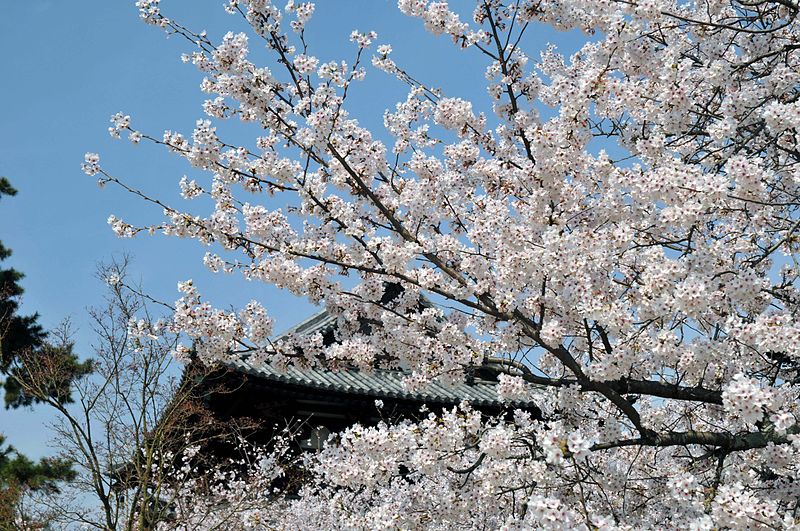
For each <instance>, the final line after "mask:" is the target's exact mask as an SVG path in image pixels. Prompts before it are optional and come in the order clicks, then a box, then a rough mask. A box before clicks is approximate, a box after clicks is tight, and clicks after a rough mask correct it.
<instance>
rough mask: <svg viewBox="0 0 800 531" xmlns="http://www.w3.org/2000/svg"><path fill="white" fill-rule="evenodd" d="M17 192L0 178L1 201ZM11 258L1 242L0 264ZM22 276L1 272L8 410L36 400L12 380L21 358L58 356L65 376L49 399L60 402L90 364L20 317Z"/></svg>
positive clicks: (1, 345) (0, 340)
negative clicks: (72, 382)
mask: <svg viewBox="0 0 800 531" xmlns="http://www.w3.org/2000/svg"><path fill="white" fill-rule="evenodd" d="M16 193H17V190H16V189H14V187H13V186H11V183H10V182H9V181H8V180H7V179H6V178H5V177H0V198H2V196H3V195H7V196H13V195H16ZM10 255H11V250H10V249H8V248H6V247H5V246H3V244H2V242H0V262H1V261H3V260H5V259H7V258H8V257H9V256H10ZM23 276H24V275H23V274H22V273H20V272H19V271H17V270H16V269H13V268H8V269H0V373H2V374H5V375H6V376H7V377H6V379H5V382H3V387H4V390H5V403H6V407H7V408H16V407H19V406H28V405H31V404H33V403H34V402H37V401H38V400H37V399H35V398H34V397H32V396H28V395H26V394H25V393H24V392H22V389H21V387H20V385H19V383H18V381H17V379H16V377H15V374H16V375H17V376H18V375H19V374H18V370H17V369H16V368H15V362H16V361H18V360H19V356H20V355H33V356H58V357H60V358H63V361H65V362H66V363H62V365H63V366H66V367H68V370H67V371H66V372H65V373H64V377H63V378H60V379H59V380H58V381H54V382H53V383H52V388H51V396H53V397H55V398H57V399H58V400H60V401H61V402H69V401H70V393H69V390H70V382H71V381H72V380H73V379H74V378H77V377H80V376H83V375H85V374H87V373H88V372H89V371H90V370H91V363H90V362H88V361H85V362H80V361H78V358H77V356H76V355H75V353H74V352H73V346H72V344H71V343H64V344H61V345H52V344H50V343H48V342H47V333H46V332H45V330H44V328H43V327H42V325H41V324H39V314H38V313H34V314H32V315H20V314H19V304H20V297H21V296H22V293H23V289H22V286H21V285H20V281H21V280H22V278H23Z"/></svg>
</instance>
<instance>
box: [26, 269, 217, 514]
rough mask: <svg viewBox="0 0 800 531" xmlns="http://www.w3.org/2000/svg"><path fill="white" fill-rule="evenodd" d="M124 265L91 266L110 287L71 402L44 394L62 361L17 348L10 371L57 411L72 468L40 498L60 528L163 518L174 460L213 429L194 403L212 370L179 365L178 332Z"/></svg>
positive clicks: (64, 336) (96, 311) (59, 439)
mask: <svg viewBox="0 0 800 531" xmlns="http://www.w3.org/2000/svg"><path fill="white" fill-rule="evenodd" d="M127 266H128V259H127V258H123V259H121V260H119V261H115V262H113V263H111V264H109V265H101V266H99V267H98V277H99V278H100V279H101V280H102V281H104V282H105V283H106V284H107V285H108V293H107V295H106V297H105V300H104V303H103V305H102V306H100V307H97V308H92V309H90V310H89V312H90V317H91V322H92V331H93V332H94V334H95V337H96V343H95V344H94V345H93V347H92V348H93V351H94V358H93V372H92V374H91V375H90V376H86V377H83V378H81V379H78V380H77V381H75V382H74V384H73V386H72V392H73V396H74V403H73V404H66V403H64V402H63V401H60V400H57V399H55V398H53V397H52V396H51V393H49V392H48V390H49V389H51V388H52V385H53V382H58V381H60V378H62V375H63V374H64V371H63V367H62V366H61V360H62V359H63V357H59V356H43V355H41V354H39V355H35V356H34V355H29V356H27V355H24V354H23V355H21V356H20V357H19V363H18V364H17V366H16V367H15V374H17V378H18V380H19V382H20V385H21V386H22V387H23V388H24V391H25V392H26V393H29V394H30V395H31V396H34V397H36V398H37V399H39V400H41V401H42V402H44V403H46V404H48V405H49V406H50V407H52V408H54V409H55V410H56V411H57V413H58V420H57V421H56V423H55V424H54V429H55V444H56V445H57V446H58V447H59V449H60V450H61V454H62V456H63V457H64V458H66V459H69V460H70V461H71V462H72V463H73V466H74V467H75V470H76V472H77V478H76V479H75V480H74V481H73V482H71V484H70V485H69V487H68V488H67V489H65V491H64V492H62V493H61V494H60V495H59V496H56V497H54V496H41V497H39V498H38V500H37V501H38V504H39V505H40V506H41V508H43V509H44V510H46V511H47V512H48V513H50V514H51V515H52V516H53V521H56V522H58V523H61V524H63V525H69V524H81V525H83V526H88V527H90V528H96V529H114V530H117V529H126V530H132V529H150V528H153V527H154V526H155V525H156V524H157V522H159V521H164V520H166V519H168V518H169V516H170V513H171V512H174V505H175V504H174V502H173V500H172V499H171V497H172V496H174V489H173V483H174V480H175V478H176V476H175V466H176V463H177V460H179V458H180V456H185V455H186V454H187V449H188V448H189V447H190V446H192V445H196V444H198V443H199V442H201V441H202V439H203V437H204V436H205V435H204V434H205V433H209V432H211V431H214V430H210V428H211V427H212V424H213V422H214V421H213V419H212V417H211V416H210V414H209V413H208V411H206V410H205V409H204V408H203V407H202V406H201V405H200V404H199V402H198V401H197V400H196V399H195V391H196V388H197V385H199V384H200V383H201V382H202V381H203V377H204V375H205V374H207V372H208V371H209V370H210V369H208V368H205V367H201V366H200V365H199V364H190V366H188V367H187V369H186V370H185V371H182V370H181V369H182V364H181V363H178V362H177V361H176V360H175V358H174V357H173V350H174V349H175V347H176V345H177V336H176V335H175V334H173V333H171V332H170V330H169V327H167V326H166V325H165V323H164V322H163V321H161V320H159V319H158V317H157V315H156V314H155V313H154V312H153V309H154V307H155V306H157V305H158V304H162V303H158V302H157V301H155V300H154V299H152V298H150V297H149V296H147V295H146V294H144V292H143V291H142V290H141V289H138V288H137V287H134V286H132V285H130V284H129V283H128V282H127V280H126V269H127ZM54 336H55V339H56V347H57V346H58V345H59V344H65V343H67V342H69V341H70V337H71V333H70V327H69V323H65V324H64V326H62V327H61V328H59V329H58V330H57V331H56V332H55V333H54ZM216 433H218V432H216ZM190 453H191V452H190ZM195 465H196V463H195ZM171 481H172V482H173V483H171Z"/></svg>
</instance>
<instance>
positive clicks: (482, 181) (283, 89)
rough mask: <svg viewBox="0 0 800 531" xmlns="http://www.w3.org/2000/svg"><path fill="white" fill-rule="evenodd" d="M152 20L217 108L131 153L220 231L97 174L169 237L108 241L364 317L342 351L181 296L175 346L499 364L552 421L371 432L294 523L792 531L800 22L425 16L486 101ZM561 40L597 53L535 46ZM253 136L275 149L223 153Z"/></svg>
mask: <svg viewBox="0 0 800 531" xmlns="http://www.w3.org/2000/svg"><path fill="white" fill-rule="evenodd" d="M281 4H283V3H282V2H281ZM454 4H456V5H459V6H460V7H463V6H462V5H461V4H460V3H454ZM137 6H138V7H139V9H140V13H141V17H142V18H143V19H144V21H145V22H147V23H149V24H152V25H155V26H158V27H160V28H162V29H163V30H164V31H165V32H166V33H168V34H173V35H179V36H183V37H185V38H186V39H187V42H188V43H189V44H188V45H189V46H193V47H194V48H193V50H192V51H191V52H190V53H188V54H187V55H185V56H184V60H185V61H186V62H190V63H192V64H194V65H195V66H196V67H197V68H198V69H199V70H200V71H201V72H203V74H204V76H205V78H204V80H203V82H202V85H201V89H202V91H203V92H205V93H207V94H208V95H209V99H208V100H207V101H206V102H205V104H204V106H203V111H204V113H205V117H204V118H202V119H200V120H198V122H197V126H196V128H195V129H194V131H192V132H191V134H190V135H184V134H181V133H178V132H175V131H166V132H165V133H164V134H163V135H153V134H150V133H148V132H146V131H140V130H139V129H137V128H136V127H135V122H133V121H132V120H131V118H130V117H129V116H128V115H125V114H124V113H119V114H117V115H115V116H114V117H112V126H111V128H110V133H111V135H112V136H115V137H121V136H123V135H125V136H127V137H128V138H129V139H130V141H131V142H134V143H139V142H150V143H153V144H156V145H158V146H161V147H163V148H164V149H166V150H168V151H170V152H172V153H174V154H175V155H176V156H178V157H183V158H185V159H186V160H187V161H188V162H189V163H190V164H191V165H192V166H193V167H194V168H196V169H197V170H198V171H200V170H202V171H205V172H206V174H207V178H205V179H201V180H194V179H193V180H189V179H188V178H183V179H181V180H180V183H179V184H180V188H181V191H182V195H183V197H184V198H185V199H186V200H192V199H195V198H198V197H201V196H202V197H206V198H210V199H211V200H212V201H213V209H212V210H211V211H209V212H207V214H205V215H197V214H195V213H191V212H192V211H191V210H190V209H189V207H188V206H176V205H168V204H167V203H165V202H164V201H163V200H161V199H159V198H156V197H152V196H150V195H148V194H147V193H145V192H143V191H141V190H139V189H138V188H137V187H135V185H134V184H132V183H130V182H128V181H123V180H122V179H120V178H118V177H116V176H115V174H114V173H113V172H112V170H110V169H106V168H105V167H103V166H102V165H101V164H100V159H99V156H98V155H96V154H92V153H90V154H87V155H86V160H85V163H84V165H83V168H84V170H85V172H86V173H87V174H89V175H94V176H96V177H98V179H99V183H100V184H114V185H118V186H120V187H122V188H123V189H125V190H127V191H129V192H131V193H133V194H135V195H138V196H140V197H141V198H142V199H144V200H146V201H149V202H152V203H155V204H156V205H158V206H159V207H161V208H162V209H163V212H164V219H163V221H160V222H155V223H153V224H150V225H145V226H139V225H133V224H130V223H128V222H126V221H124V220H121V219H118V218H116V217H114V216H112V217H110V218H109V223H110V225H111V226H112V228H113V230H114V231H115V232H116V233H117V234H118V235H120V236H123V237H131V236H135V235H136V234H138V233H140V232H142V231H149V232H159V233H163V234H167V235H173V236H177V237H184V238H194V239H196V240H198V241H199V242H200V243H201V244H203V245H206V246H209V248H210V251H209V252H208V253H207V254H206V257H205V263H206V265H207V266H208V267H209V268H210V269H211V270H212V271H215V272H217V271H225V272H237V273H240V274H241V275H243V276H244V277H245V278H247V279H249V280H252V281H255V282H266V283H269V284H272V285H275V286H277V287H279V288H283V289H285V290H288V291H289V292H291V293H293V294H295V295H297V296H299V297H305V298H307V299H308V300H310V301H312V302H314V303H320V304H324V305H325V306H326V307H327V309H328V310H329V311H330V312H332V313H333V314H335V315H337V316H338V319H339V328H338V339H339V342H338V343H337V344H335V345H332V346H324V345H323V344H322V340H321V338H320V337H289V338H287V339H284V340H282V341H280V342H274V341H271V339H270V338H271V336H272V326H271V323H272V321H271V320H270V317H269V313H268V308H265V307H264V306H262V304H260V303H259V302H258V301H253V302H251V303H250V304H248V305H247V306H245V307H244V308H242V309H241V310H240V311H226V310H222V309H217V308H214V307H212V306H211V305H210V304H209V303H208V302H206V301H204V300H203V298H202V296H201V293H200V289H199V287H198V286H196V285H195V284H194V283H193V282H192V281H191V280H187V281H186V282H184V283H182V284H181V285H180V286H179V289H180V291H181V297H180V299H179V300H178V302H177V304H176V311H175V313H174V318H173V323H172V326H173V327H174V330H175V331H178V332H180V333H182V334H183V335H184V336H185V337H186V338H188V340H189V341H191V342H192V346H193V347H194V348H196V349H197V352H198V354H199V355H200V357H201V358H202V359H204V360H206V361H207V362H208V363H214V362H216V361H220V360H226V359H229V358H231V357H237V356H241V355H244V354H248V355H249V359H250V360H251V361H252V362H254V363H272V364H276V365H278V366H281V365H284V366H285V365H290V364H300V365H313V364H317V363H323V360H341V361H344V362H347V363H351V364H354V365H355V366H358V367H360V368H362V369H364V370H369V369H370V368H373V367H377V366H402V367H407V368H409V369H410V373H409V376H408V378H407V379H406V382H405V383H406V385H407V386H408V387H409V388H410V389H414V388H419V387H421V386H424V385H426V384H427V382H430V381H432V380H439V381H443V382H453V381H458V380H459V379H462V378H464V377H465V374H466V373H467V371H468V370H469V368H470V367H474V366H476V365H480V364H482V363H485V362H487V361H490V362H492V363H494V364H496V365H497V366H500V367H502V368H503V371H504V374H502V375H501V376H500V379H499V380H500V381H499V389H500V392H501V393H502V395H503V396H505V397H507V398H509V399H511V398H520V397H529V398H533V399H535V400H536V401H537V403H538V404H539V405H540V408H541V410H542V416H541V418H532V417H531V416H530V415H528V414H525V413H524V412H522V411H517V412H516V413H514V415H513V419H511V417H509V418H508V419H485V418H483V417H482V416H481V415H480V413H478V412H476V411H475V410H473V409H472V408H470V407H469V405H467V404H464V405H462V406H461V407H459V408H457V409H455V410H453V411H450V412H446V413H445V414H442V415H434V414H430V416H428V417H427V418H423V419H422V420H421V421H419V422H412V421H405V422H402V423H399V424H381V425H379V426H376V427H362V426H355V427H353V428H352V429H350V430H348V431H346V432H345V433H343V434H341V436H340V438H339V439H338V441H337V442H335V443H333V444H330V445H328V447H326V449H324V450H323V451H322V452H321V453H319V454H318V455H316V456H315V457H313V458H311V459H310V461H309V463H308V466H309V467H310V468H311V469H312V470H313V471H314V473H315V474H316V476H315V477H316V480H315V481H313V482H311V483H309V484H308V485H307V486H306V488H305V490H304V492H303V495H302V496H301V497H300V499H299V500H297V501H294V502H291V503H290V504H288V505H287V507H286V508H285V510H284V511H282V512H281V513H280V516H279V518H281V519H285V521H284V522H283V523H281V524H279V526H285V527H287V528H289V527H292V526H299V527H300V528H307V527H311V526H316V527H321V528H333V527H345V528H354V529H372V528H384V527H385V528H426V527H427V528H434V529H455V528H474V527H479V528H487V527H489V528H504V529H523V528H524V529H528V528H544V529H547V528H564V527H568V528H575V529H597V528H600V529H632V528H662V529H663V528H681V529H683V528H693V529H712V528H786V529H796V528H797V526H798V523H797V521H798V518H799V517H800V514H798V499H799V497H800V485H799V484H798V482H797V480H796V478H797V477H800V469H799V468H798V464H799V463H800V455H799V454H798V452H799V451H800V430H799V429H798V414H800V410H799V408H798V391H799V390H800V387H798V384H799V383H800V380H799V379H800V346H799V345H800V326H799V325H798V321H797V317H796V315H797V310H798V292H797V279H798V272H799V271H800V270H799V269H798V264H797V249H798V242H800V239H798V238H799V237H798V229H800V216H798V206H799V205H800V165H798V162H800V152H798V144H797V141H798V139H797V133H798V126H800V101H799V100H798V98H799V96H800V93H799V92H798V88H800V85H798V83H799V82H800V56H799V55H798V50H800V32H799V31H798V22H797V16H798V9H799V7H798V4H796V3H795V1H794V0H775V1H769V0H764V1H756V2H749V1H744V0H707V1H705V2H689V3H685V4H679V3H676V2H674V1H672V0H630V1H629V0H619V1H608V0H595V1H585V0H536V1H532V0H505V1H504V0H478V1H477V2H476V3H475V5H474V11H473V12H472V13H471V18H470V17H469V15H470V13H461V12H456V11H454V10H453V8H452V7H451V6H448V4H447V3H446V2H435V1H429V0H399V1H398V7H399V9H400V10H401V11H402V12H403V13H404V14H406V15H408V16H410V17H414V18H417V19H419V20H420V23H422V24H424V25H425V28H426V29H427V30H428V31H430V32H432V33H433V34H436V35H444V36H446V37H447V39H446V40H449V41H452V43H454V45H455V46H457V47H460V48H463V49H464V50H463V53H465V54H470V57H471V58H473V59H474V64H475V68H478V69H482V70H485V73H486V80H487V87H486V89H487V96H486V98H487V100H486V101H485V102H480V105H479V104H478V103H479V102H470V101H465V100H463V99H460V98H457V97H452V96H451V95H448V94H446V93H444V92H443V91H442V90H439V89H436V88H435V85H434V84H428V83H423V82H422V81H419V80H417V78H416V77H414V74H413V69H414V65H400V64H397V63H396V62H395V61H394V60H393V59H392V54H391V52H392V48H391V46H390V45H389V44H385V43H382V42H381V41H379V39H378V36H377V35H376V34H375V33H373V32H360V31H354V32H353V33H352V35H351V39H352V41H353V45H354V51H353V57H352V58H348V59H347V60H346V61H337V62H328V63H325V62H322V61H321V60H320V59H318V58H317V57H316V56H315V55H314V46H315V45H316V46H319V45H320V43H319V42H314V40H313V38H312V37H313V36H311V35H307V34H306V32H305V25H306V23H307V22H308V20H309V19H310V18H311V17H312V15H313V13H314V6H313V4H310V3H299V2H295V1H293V0H290V1H289V2H288V3H286V5H285V6H284V5H278V4H277V2H274V3H273V2H271V1H270V0H230V1H229V2H228V3H227V5H226V10H227V11H228V12H229V13H231V14H232V15H234V16H240V17H244V19H246V21H247V22H248V23H249V28H250V33H249V34H245V33H239V34H233V33H229V34H227V35H225V37H224V38H223V39H222V41H221V42H212V41H211V40H210V39H209V38H208V37H207V35H206V34H205V33H199V32H194V31H193V30H191V29H189V28H187V27H185V26H183V25H181V24H180V23H179V22H178V21H176V20H174V19H173V18H171V17H170V16H169V15H168V14H167V13H164V12H162V11H161V8H160V6H159V2H158V0H139V1H138V2H137ZM542 24H547V25H550V26H553V27H555V28H557V29H560V30H580V31H582V32H583V35H584V36H585V43H584V44H583V46H582V47H581V48H580V50H579V51H578V52H577V53H575V54H573V55H572V56H569V57H566V56H564V55H562V54H560V53H559V52H558V50H557V49H556V48H554V47H548V48H546V49H543V50H537V49H525V48H526V45H527V42H528V40H527V39H526V33H527V32H530V31H532V30H534V29H535V28H536V27H537V26H539V25H542ZM443 40H444V39H443ZM393 45H394V46H395V47H399V46H402V45H403V43H402V42H400V43H393ZM443 45H446V43H445V42H443ZM252 46H256V47H264V46H266V48H267V49H268V51H269V52H270V53H271V57H272V62H270V63H268V64H263V65H260V64H256V63H255V62H253V60H251V58H250V57H251V56H250V52H249V50H250V48H251V47H252ZM368 63H371V66H370V64H368ZM375 71H382V72H375ZM367 73H369V75H386V74H388V75H390V76H394V77H395V78H396V80H397V83H401V84H405V85H407V86H408V96H407V98H406V99H404V100H403V101H400V102H396V103H394V102H387V107H389V109H388V110H387V111H386V113H385V115H384V125H385V129H384V130H382V131H369V130H367V129H365V128H364V127H363V126H362V125H360V124H359V122H358V121H357V120H356V119H354V118H353V117H352V116H351V115H350V114H349V113H348V109H349V108H350V106H349V99H350V98H352V96H351V94H352V93H353V91H354V90H355V88H354V87H355V86H356V85H357V84H358V83H359V82H360V81H361V80H362V79H363V78H364V76H365V75H367ZM431 82H432V83H435V82H436V80H431ZM484 106H485V107H486V108H491V109H492V111H493V112H492V113H486V114H483V113H479V112H478V111H477V108H478V107H484ZM231 119H237V120H241V121H244V122H249V123H251V124H254V125H256V126H259V127H260V128H261V129H262V131H263V132H262V134H261V135H260V136H258V137H257V138H254V139H253V141H252V143H250V144H247V145H241V144H235V143H229V142H226V140H225V139H224V138H222V137H221V136H220V135H218V133H217V129H216V125H215V124H218V123H219V122H221V121H225V120H231ZM193 208H194V210H196V209H197V207H194V206H193ZM353 279H356V280H357V282H355V281H354V280H353ZM354 284H356V285H355V287H354ZM387 285H392V286H399V287H400V288H402V289H400V290H396V291H398V294H397V295H396V296H394V297H386V296H385V288H386V286H387ZM422 297H424V298H425V299H426V300H427V301H429V304H424V305H420V300H421V298H422ZM363 323H369V325H370V326H369V329H370V333H365V332H364V330H365V329H364V327H363V326H362V325H363ZM188 348H189V346H183V347H179V348H178V349H177V352H176V353H177V355H179V356H181V355H183V354H184V353H185V352H186V351H187V350H188ZM275 518H278V517H277V516H276V517H275ZM270 525H275V523H274V522H273V523H272V524H270Z"/></svg>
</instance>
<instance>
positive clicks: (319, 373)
mask: <svg viewBox="0 0 800 531" xmlns="http://www.w3.org/2000/svg"><path fill="white" fill-rule="evenodd" d="M335 327H336V318H335V317H334V316H332V315H330V314H328V312H326V311H322V312H320V313H317V314H316V315H314V316H312V317H310V318H309V319H306V320H305V321H303V322H302V323H300V324H298V325H296V326H294V327H293V328H292V329H291V330H289V331H287V332H286V334H288V333H295V334H313V333H316V332H320V333H325V332H327V331H329V330H331V329H333V328H335ZM284 335H285V334H284ZM226 365H227V366H228V367H230V368H232V369H234V370H237V371H241V372H244V373H247V374H250V375H252V376H256V377H258V378H263V379H265V380H270V381H275V382H281V383H284V384H289V385H297V386H301V387H308V388H313V389H323V390H330V391H334V392H337V393H344V394H353V395H361V396H371V397H375V398H376V399H377V398H394V399H403V400H413V401H419V402H426V403H438V404H458V403H460V402H462V401H467V402H469V403H470V404H473V405H477V406H494V407H502V406H516V407H534V404H532V403H526V402H503V401H501V400H500V397H499V396H498V395H497V382H496V381H491V380H484V379H479V378H475V379H472V380H471V381H469V382H462V383H458V384H455V385H445V384H442V383H438V382H431V383H429V384H428V385H427V386H425V387H424V388H423V389H421V390H419V391H416V392H410V391H407V390H406V389H405V388H404V387H403V383H402V380H403V378H404V377H405V376H406V375H407V374H408V373H407V372H406V371H402V370H384V369H375V370H373V371H369V372H366V371H361V370H358V369H350V368H347V369H339V370H335V371H334V370H327V369H324V368H308V369H303V368H299V367H294V366H291V367H288V368H287V369H286V370H279V369H277V368H275V367H273V366H272V365H269V364H265V365H259V366H254V365H251V364H250V363H248V361H247V360H245V359H239V360H233V361H230V362H228V363H226Z"/></svg>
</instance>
